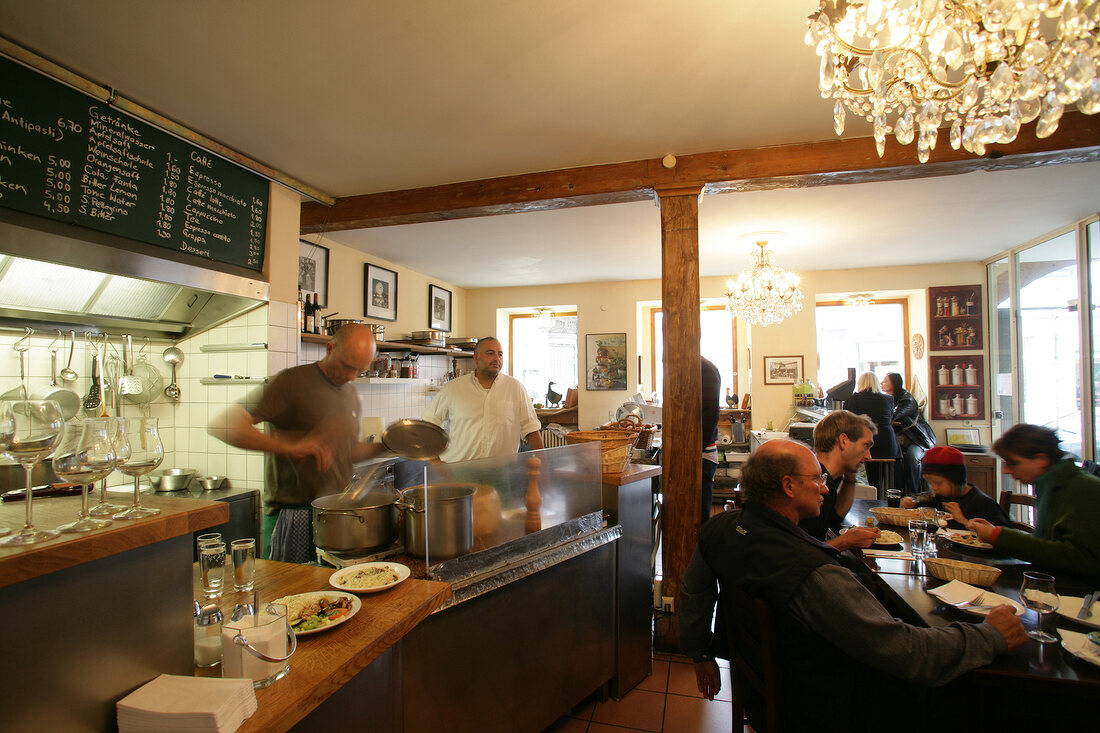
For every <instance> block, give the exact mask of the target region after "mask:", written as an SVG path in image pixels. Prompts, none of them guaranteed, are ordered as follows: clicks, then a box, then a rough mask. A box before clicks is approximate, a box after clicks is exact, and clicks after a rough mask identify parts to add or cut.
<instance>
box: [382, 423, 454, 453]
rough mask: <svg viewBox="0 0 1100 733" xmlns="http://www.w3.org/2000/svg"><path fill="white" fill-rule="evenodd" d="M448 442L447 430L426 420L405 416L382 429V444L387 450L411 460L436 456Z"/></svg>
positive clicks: (443, 449)
mask: <svg viewBox="0 0 1100 733" xmlns="http://www.w3.org/2000/svg"><path fill="white" fill-rule="evenodd" d="M449 444H450V438H448V437H447V432H446V431H445V430H444V429H443V428H441V427H439V426H438V425H436V424H435V423H430V422H428V421H426V420H413V419H411V418H405V419H403V420H398V421H397V422H395V423H393V424H391V425H390V426H389V427H388V428H386V429H385V430H384V431H382V445H384V446H386V449H387V450H389V451H391V452H393V453H396V454H397V455H399V456H401V457H402V458H408V459H409V460H413V461H428V460H431V459H433V458H438V457H439V454H440V453H442V452H443V451H445V450H447V446H448V445H449Z"/></svg>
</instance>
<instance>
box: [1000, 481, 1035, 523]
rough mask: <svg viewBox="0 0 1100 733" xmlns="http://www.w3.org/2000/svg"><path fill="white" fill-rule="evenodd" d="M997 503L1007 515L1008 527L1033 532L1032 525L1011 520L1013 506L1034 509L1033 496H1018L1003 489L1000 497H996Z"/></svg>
mask: <svg viewBox="0 0 1100 733" xmlns="http://www.w3.org/2000/svg"><path fill="white" fill-rule="evenodd" d="M997 501H998V503H999V504H1000V505H1001V509H1004V510H1005V514H1007V515H1008V518H1009V519H1010V520H1011V521H1010V522H1009V525H1008V526H1009V527H1011V528H1012V529H1022V530H1023V531H1025V532H1034V531H1035V527H1034V525H1031V524H1028V523H1026V522H1017V521H1016V520H1015V519H1013V518H1012V507H1013V506H1014V505H1015V506H1028V507H1034V506H1035V497H1034V496H1031V495H1029V494H1019V493H1016V492H1014V491H1005V490H1004V489H1002V490H1001V495H1000V497H998V500H997Z"/></svg>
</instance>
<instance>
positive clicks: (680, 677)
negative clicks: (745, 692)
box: [668, 662, 733, 702]
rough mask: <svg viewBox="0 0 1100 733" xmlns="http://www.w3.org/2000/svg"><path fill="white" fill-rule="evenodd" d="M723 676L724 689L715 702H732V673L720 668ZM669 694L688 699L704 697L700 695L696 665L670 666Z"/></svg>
mask: <svg viewBox="0 0 1100 733" xmlns="http://www.w3.org/2000/svg"><path fill="white" fill-rule="evenodd" d="M718 672H719V673H720V674H721V675H722V689H721V690H719V691H718V694H717V695H716V696H715V698H714V699H715V700H720V701H723V702H730V701H731V700H733V695H732V689H731V685H730V671H729V669H728V668H722V667H719V668H718ZM668 692H669V694H670V695H686V696H688V697H702V695H700V694H699V686H698V684H696V682H695V665H694V664H678V663H675V662H674V663H673V664H671V665H669V672H668Z"/></svg>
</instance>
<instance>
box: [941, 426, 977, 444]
mask: <svg viewBox="0 0 1100 733" xmlns="http://www.w3.org/2000/svg"><path fill="white" fill-rule="evenodd" d="M946 430H947V444H948V445H956V446H957V445H966V446H970V445H980V443H979V440H980V439H979V438H978V429H977V428H946Z"/></svg>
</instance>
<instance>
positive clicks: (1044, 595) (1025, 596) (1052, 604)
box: [1020, 571, 1058, 644]
mask: <svg viewBox="0 0 1100 733" xmlns="http://www.w3.org/2000/svg"><path fill="white" fill-rule="evenodd" d="M1020 601H1022V602H1023V604H1024V605H1025V606H1027V607H1028V608H1030V609H1031V610H1032V611H1035V612H1036V613H1037V614H1039V624H1038V626H1037V627H1036V628H1035V629H1033V630H1031V631H1028V632H1027V635H1028V636H1030V637H1031V638H1032V639H1034V640H1035V641H1037V642H1039V643H1040V644H1051V643H1053V642H1056V641H1058V637H1056V636H1054V635H1053V634H1048V633H1047V632H1045V631H1043V618H1044V617H1045V616H1046V615H1048V614H1051V613H1054V611H1055V610H1056V609H1057V608H1058V594H1057V593H1055V592H1054V576H1053V575H1047V574H1046V573H1036V572H1032V571H1028V572H1025V573H1024V582H1023V584H1021V585H1020Z"/></svg>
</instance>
